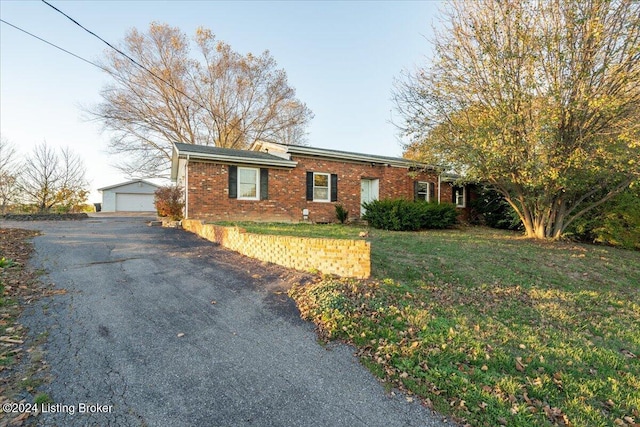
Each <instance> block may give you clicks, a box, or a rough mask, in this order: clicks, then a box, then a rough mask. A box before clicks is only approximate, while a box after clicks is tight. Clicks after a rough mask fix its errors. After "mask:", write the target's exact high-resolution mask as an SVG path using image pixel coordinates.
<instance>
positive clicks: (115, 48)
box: [42, 0, 215, 116]
mask: <svg viewBox="0 0 640 427" xmlns="http://www.w3.org/2000/svg"><path fill="white" fill-rule="evenodd" d="M42 3H44V4H46V5H47V6H49V7H50V8H52V9H53V10H55V11H56V12H58V13H60V14H61V15H63V16H64V17H65V18H67V19H69V20H70V21H71V22H73V23H74V24H76V25H77V26H78V27H80V28H82V29H83V30H84V31H86V32H87V33H89V34H91V35H92V36H94V37H95V38H97V39H98V40H100V41H101V42H103V43H104V44H106V45H107V46H109V47H110V48H111V49H113V50H115V51H116V52H118V53H119V54H120V55H122V56H124V57H125V58H127V59H128V60H129V61H131V62H132V63H133V64H134V65H136V66H137V67H139V68H140V69H142V70H144V71H146V72H147V73H149V74H151V75H152V76H153V77H155V78H156V79H158V80H160V81H161V82H163V83H164V84H166V85H167V86H169V87H170V88H172V89H173V90H175V91H176V92H178V93H180V94H182V95H184V96H186V97H187V99H189V100H191V101H192V102H193V103H195V104H196V105H198V106H199V107H200V108H202V109H204V110H206V111H208V112H209V114H211V115H213V116H215V115H214V114H213V112H212V111H211V110H209V109H208V108H207V107H205V106H204V105H202V104H201V103H200V102H198V101H196V100H195V99H193V98H191V97H190V96H189V95H187V94H186V93H184V92H183V91H181V90H180V89H178V88H176V87H175V86H174V85H172V84H171V83H170V82H168V81H166V80H165V79H163V78H162V77H160V76H158V75H157V74H156V73H154V72H153V71H151V70H149V69H148V68H147V67H145V66H144V65H142V64H140V63H139V62H138V61H136V60H135V59H133V58H132V57H130V56H129V55H127V54H126V53H125V52H123V51H121V50H120V49H118V48H117V47H115V46H113V45H112V44H111V43H109V42H108V41H106V40H105V39H103V38H102V37H100V36H99V35H97V34H96V33H94V32H93V31H91V30H89V29H88V28H86V27H84V26H83V25H82V24H80V23H79V22H78V21H76V20H75V19H73V18H72V17H70V16H69V15H67V14H66V13H64V12H63V11H61V10H60V9H58V8H57V7H55V6H53V5H52V4H51V3H49V2H47V1H46V0H42ZM109 73H111V72H110V71H109Z"/></svg>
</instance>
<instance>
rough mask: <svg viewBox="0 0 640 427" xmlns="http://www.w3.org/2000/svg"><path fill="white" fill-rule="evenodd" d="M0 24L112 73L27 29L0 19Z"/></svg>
mask: <svg viewBox="0 0 640 427" xmlns="http://www.w3.org/2000/svg"><path fill="white" fill-rule="evenodd" d="M0 22H2V23H3V24H7V25H8V26H10V27H13V28H15V29H16V30H18V31H22V32H23V33H25V34H27V35H30V36H31V37H33V38H36V39H38V40H40V41H41V42H44V43H46V44H48V45H49V46H53V47H55V48H56V49H58V50H61V51H63V52H64V53H68V54H69V55H71V56H74V57H76V58H78V59H79V60H81V61H84V62H86V63H87V64H91V65H93V66H94V67H97V68H100V69H101V70H103V71H106V72H108V73H109V72H110V71H109V70H108V69H106V68H104V67H103V66H101V65H99V64H96V63H95V62H91V61H89V60H88V59H85V58H83V57H81V56H79V55H76V54H75V53H73V52H70V51H68V50H66V49H64V48H61V47H60V46H58V45H55V44H53V43H51V42H50V41H47V40H45V39H43V38H42V37H38V36H36V35H35V34H33V33H30V32H29V31H27V30H25V29H22V28H20V27H18V26H16V25H13V24H12V23H10V22H7V21H5V20H4V19H0Z"/></svg>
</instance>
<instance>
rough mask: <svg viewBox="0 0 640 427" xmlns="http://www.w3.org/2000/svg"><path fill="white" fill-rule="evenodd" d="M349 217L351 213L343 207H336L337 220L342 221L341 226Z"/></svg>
mask: <svg viewBox="0 0 640 427" xmlns="http://www.w3.org/2000/svg"><path fill="white" fill-rule="evenodd" d="M348 217H349V211H348V210H347V209H345V208H344V206H342V205H336V218H338V221H340V223H341V224H344V222H345V221H346V220H347V218H348Z"/></svg>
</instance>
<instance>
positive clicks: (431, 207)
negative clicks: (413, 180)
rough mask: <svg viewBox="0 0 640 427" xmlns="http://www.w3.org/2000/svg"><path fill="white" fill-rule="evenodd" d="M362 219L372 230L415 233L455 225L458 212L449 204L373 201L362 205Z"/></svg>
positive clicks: (399, 200)
mask: <svg viewBox="0 0 640 427" xmlns="http://www.w3.org/2000/svg"><path fill="white" fill-rule="evenodd" d="M364 208H365V209H366V213H365V214H364V216H363V219H365V220H367V221H368V222H369V225H370V226H372V227H374V228H380V229H383V230H391V231H416V230H422V229H427V228H447V227H450V226H452V225H453V224H455V223H456V219H457V216H458V212H457V210H456V207H455V206H454V205H453V204H451V203H442V204H437V203H427V202H421V201H417V202H413V201H409V200H404V199H393V200H389V199H387V200H374V201H372V202H369V203H365V204H364Z"/></svg>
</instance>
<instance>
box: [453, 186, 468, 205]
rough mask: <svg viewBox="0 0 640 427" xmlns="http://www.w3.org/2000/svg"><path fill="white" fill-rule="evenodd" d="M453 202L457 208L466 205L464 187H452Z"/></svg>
mask: <svg viewBox="0 0 640 427" xmlns="http://www.w3.org/2000/svg"><path fill="white" fill-rule="evenodd" d="M453 203H455V204H456V207H458V208H464V207H465V206H466V204H465V188H464V187H453Z"/></svg>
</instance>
